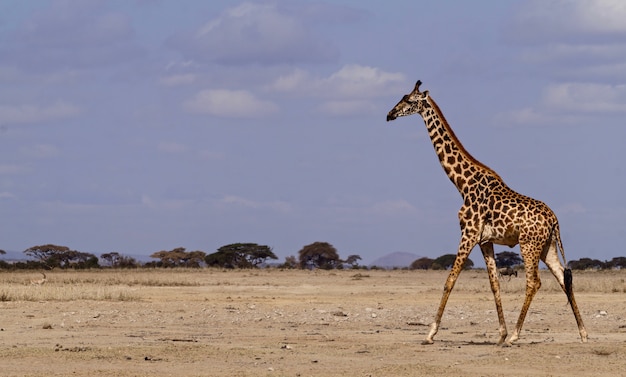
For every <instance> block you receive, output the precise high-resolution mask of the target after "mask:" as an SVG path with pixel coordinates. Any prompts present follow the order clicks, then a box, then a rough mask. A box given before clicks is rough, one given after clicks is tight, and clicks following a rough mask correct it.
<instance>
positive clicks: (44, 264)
mask: <svg viewBox="0 0 626 377" xmlns="http://www.w3.org/2000/svg"><path fill="white" fill-rule="evenodd" d="M1 254H5V251H4V250H0V255H1ZM24 254H26V255H27V256H28V257H30V258H32V259H30V260H25V261H18V262H15V263H9V262H7V261H4V260H0V269H11V270H14V269H48V270H49V269H53V268H60V269H90V268H176V267H187V268H202V267H218V268H227V269H235V268H259V267H261V266H268V265H269V263H268V260H277V259H278V257H277V256H276V255H275V254H274V252H273V251H272V248H271V247H269V246H267V245H259V244H256V243H234V244H229V245H224V246H222V247H220V248H219V249H217V251H215V252H213V253H210V254H207V253H205V252H204V251H201V250H195V251H187V250H186V249H185V248H184V247H177V248H175V249H172V250H160V251H157V252H154V253H152V254H151V255H150V258H153V259H155V260H154V261H150V262H145V263H142V262H140V261H137V260H136V259H135V258H132V257H130V256H126V255H123V254H120V253H118V252H110V253H104V254H101V255H100V257H99V258H98V257H97V256H96V255H94V254H91V253H86V252H81V251H77V250H72V249H70V248H69V247H67V246H59V245H53V244H46V245H39V246H33V247H30V248H28V249H26V250H24ZM455 259H456V254H444V255H442V256H440V257H437V258H428V257H423V258H418V259H416V260H415V261H413V262H412V263H411V264H410V266H408V269H412V270H447V269H449V268H451V267H452V265H453V264H454V261H455ZM495 259H496V265H497V266H498V267H499V268H500V267H513V268H520V269H521V268H523V260H522V258H521V257H520V255H519V254H518V253H515V252H512V251H503V252H500V253H496V254H495ZM360 260H361V257H360V256H359V255H357V254H352V255H349V256H348V257H347V258H345V259H342V258H340V256H339V253H338V252H337V249H336V248H335V247H334V246H333V245H331V244H329V243H328V242H314V243H312V244H309V245H306V246H304V247H303V248H302V249H300V251H298V254H297V256H295V255H291V256H288V257H286V258H285V261H284V262H283V263H276V262H274V263H272V265H273V266H275V267H278V268H289V269H291V268H299V269H317V268H319V269H326V270H330V269H344V268H352V269H356V268H367V267H366V266H361V265H359V261H360ZM567 265H568V267H569V268H571V269H574V270H589V269H593V270H604V269H621V268H626V257H615V258H613V259H611V260H610V261H604V262H603V261H600V260H598V259H591V258H581V259H579V260H573V261H570V262H569V263H568V264H567ZM473 267H474V262H473V261H472V260H471V259H469V258H468V259H467V260H466V262H465V266H464V268H465V269H471V268H473ZM371 268H376V266H372V267H371Z"/></svg>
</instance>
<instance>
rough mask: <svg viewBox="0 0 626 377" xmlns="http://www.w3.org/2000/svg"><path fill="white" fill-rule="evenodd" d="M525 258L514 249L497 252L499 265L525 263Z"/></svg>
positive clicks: (497, 263)
mask: <svg viewBox="0 0 626 377" xmlns="http://www.w3.org/2000/svg"><path fill="white" fill-rule="evenodd" d="M523 263H524V260H523V259H522V258H521V257H520V256H519V254H517V253H516V252H513V251H502V252H499V253H496V266H498V267H513V266H517V265H520V264H523Z"/></svg>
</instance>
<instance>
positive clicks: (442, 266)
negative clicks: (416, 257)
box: [431, 254, 474, 270]
mask: <svg viewBox="0 0 626 377" xmlns="http://www.w3.org/2000/svg"><path fill="white" fill-rule="evenodd" d="M455 260H456V254H444V255H442V256H440V257H439V258H437V259H435V260H434V261H433V264H432V265H431V268H432V269H433V270H447V269H449V268H450V267H452V266H453V265H454V261H455ZM472 267H474V261H472V260H471V259H469V258H467V259H466V260H465V265H463V269H465V270H468V269H470V268H472Z"/></svg>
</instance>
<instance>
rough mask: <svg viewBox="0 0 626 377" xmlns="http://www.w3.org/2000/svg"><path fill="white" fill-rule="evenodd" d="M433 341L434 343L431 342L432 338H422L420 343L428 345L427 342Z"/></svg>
mask: <svg viewBox="0 0 626 377" xmlns="http://www.w3.org/2000/svg"><path fill="white" fill-rule="evenodd" d="M433 343H435V342H433V340H432V339H424V340H422V344H423V345H428V344H433Z"/></svg>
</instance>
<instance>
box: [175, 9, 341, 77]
mask: <svg viewBox="0 0 626 377" xmlns="http://www.w3.org/2000/svg"><path fill="white" fill-rule="evenodd" d="M169 45H170V46H171V47H172V48H174V49H176V50H179V51H181V52H182V53H183V54H184V55H185V56H187V57H190V58H193V59H197V60H199V61H210V62H216V63H218V64H225V65H233V64H234V65H250V64H262V65H273V64H282V63H290V64H293V63H302V62H307V63H311V62H328V61H332V60H335V59H336V58H337V56H338V52H337V51H336V49H334V48H333V47H332V45H331V43H330V42H329V41H325V40H324V39H323V38H321V37H319V36H317V35H315V34H314V33H313V31H312V29H311V28H310V27H308V24H307V22H305V20H303V19H302V18H301V17H300V16H299V15H298V14H296V13H295V12H293V11H291V10H290V9H289V8H282V7H280V6H279V5H277V4H272V3H266V4H263V3H250V2H244V3H242V4H240V5H238V6H236V7H233V8H229V9H227V10H225V11H224V12H222V14H220V16H219V17H217V18H215V19H212V20H209V21H208V22H207V23H205V24H204V25H203V26H202V27H200V28H199V29H197V30H196V31H195V32H193V33H189V34H187V35H178V36H176V37H174V38H172V39H171V40H170V41H169Z"/></svg>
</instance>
